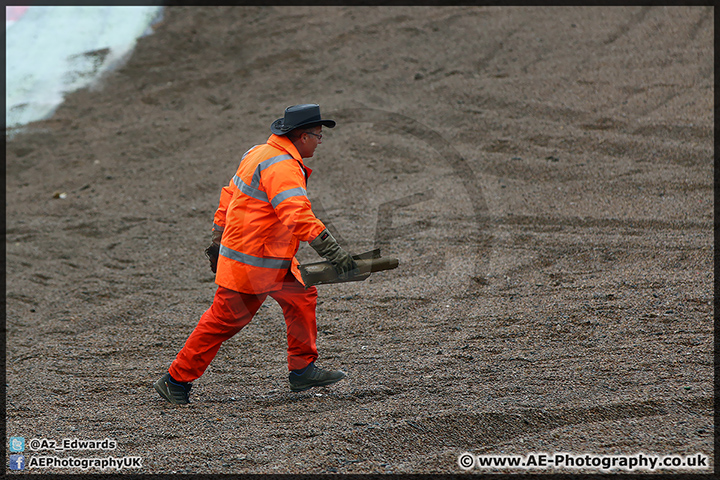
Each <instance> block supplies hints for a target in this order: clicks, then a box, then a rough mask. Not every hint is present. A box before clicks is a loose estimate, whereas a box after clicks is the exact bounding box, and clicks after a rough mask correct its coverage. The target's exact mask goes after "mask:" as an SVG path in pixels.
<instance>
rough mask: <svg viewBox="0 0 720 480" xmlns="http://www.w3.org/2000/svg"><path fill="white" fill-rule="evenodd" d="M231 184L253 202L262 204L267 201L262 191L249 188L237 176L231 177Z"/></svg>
mask: <svg viewBox="0 0 720 480" xmlns="http://www.w3.org/2000/svg"><path fill="white" fill-rule="evenodd" d="M233 183H234V184H235V186H237V187H238V188H239V189H240V191H241V192H242V193H244V194H245V195H247V196H248V197H252V198H254V199H255V200H260V201H262V202H267V201H268V197H267V195H266V194H265V192H263V191H262V190H258V189H257V188H253V187H251V186H250V185H248V184H247V183H245V182H243V181H242V179H241V178H240V177H238V176H237V175H235V176H234V177H233Z"/></svg>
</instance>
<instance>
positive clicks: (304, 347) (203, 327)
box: [168, 272, 318, 382]
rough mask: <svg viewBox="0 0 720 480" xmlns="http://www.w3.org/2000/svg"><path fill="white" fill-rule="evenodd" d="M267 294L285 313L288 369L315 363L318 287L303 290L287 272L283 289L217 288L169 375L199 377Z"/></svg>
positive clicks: (183, 379)
mask: <svg viewBox="0 0 720 480" xmlns="http://www.w3.org/2000/svg"><path fill="white" fill-rule="evenodd" d="M268 296H269V297H272V298H273V299H274V300H275V301H277V302H278V304H280V307H281V308H282V311H283V315H284V316H285V324H286V326H287V341H288V348H287V361H288V369H289V370H298V369H301V368H305V367H306V366H307V365H309V364H310V363H311V362H314V361H315V360H316V359H317V357H318V352H317V345H316V340H317V324H316V319H315V308H316V306H317V289H316V288H315V287H310V288H308V289H307V290H306V289H305V287H304V286H303V285H302V284H301V283H300V282H298V281H297V279H296V278H295V277H294V276H293V275H292V274H291V273H290V272H288V274H287V275H286V277H285V279H284V281H283V284H282V288H281V289H280V290H276V291H272V292H268V293H262V294H257V295H254V294H248V293H239V292H235V291H233V290H229V289H227V288H224V287H218V289H217V291H216V292H215V298H214V299H213V303H212V305H211V306H210V308H209V309H208V310H207V311H206V312H205V313H204V314H203V315H202V316H201V317H200V321H199V322H198V324H197V326H196V327H195V330H193V332H192V333H191V334H190V337H188V339H187V341H186V342H185V346H184V347H183V348H182V350H180V352H179V353H178V354H177V357H176V358H175V360H174V361H173V363H172V364H171V365H170V368H169V369H168V371H169V372H170V375H172V377H173V378H174V379H175V380H177V381H179V382H192V381H193V380H195V379H197V378H199V377H200V376H202V374H203V373H205V369H207V367H208V365H210V362H212V360H213V358H215V355H216V354H217V352H218V350H219V349H220V345H222V343H223V342H224V341H225V340H228V339H229V338H231V337H233V336H234V335H235V334H236V333H238V332H239V331H240V330H242V328H243V327H244V326H245V325H247V324H248V323H250V320H252V319H253V317H254V316H255V314H256V313H257V311H258V309H259V308H260V306H261V305H262V304H263V302H264V301H265V299H266V298H267V297H268Z"/></svg>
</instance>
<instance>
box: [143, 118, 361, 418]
mask: <svg viewBox="0 0 720 480" xmlns="http://www.w3.org/2000/svg"><path fill="white" fill-rule="evenodd" d="M323 126H326V127H328V128H333V127H335V122H334V121H333V120H329V119H323V118H322V116H321V115H320V107H319V106H318V105H316V104H303V105H295V106H292V107H288V108H286V109H285V115H284V117H283V118H279V119H277V120H276V121H275V122H273V123H272V125H271V126H270V131H271V132H272V135H271V136H270V138H269V139H268V141H267V143H265V144H263V145H256V146H255V147H253V148H251V149H250V150H248V151H247V152H246V153H245V154H244V155H243V157H242V160H241V162H240V166H239V167H238V170H237V173H236V175H235V176H234V177H233V179H232V180H231V181H230V183H229V185H228V186H226V187H224V188H223V189H222V192H221V194H220V205H219V207H218V209H217V211H216V212H215V218H214V225H213V229H212V233H213V244H214V245H215V246H216V251H217V252H218V253H219V255H218V256H217V257H216V258H217V263H216V264H215V263H214V261H213V260H214V259H213V258H211V266H212V269H213V272H216V276H215V283H217V285H218V288H217V291H216V293H215V298H214V299H213V303H212V305H211V306H210V308H209V309H208V310H207V311H206V312H205V313H204V314H203V315H202V316H201V317H200V321H199V322H198V324H197V326H196V327H195V329H194V330H193V332H192V333H191V334H190V337H189V338H188V339H187V341H186V342H185V346H184V347H183V348H182V350H180V352H179V353H178V354H177V357H176V358H175V360H174V361H173V362H172V364H171V365H170V368H169V369H168V373H166V374H165V375H163V376H162V377H161V378H160V379H159V380H158V381H156V382H155V383H154V387H155V389H156V390H157V392H158V393H159V394H160V395H161V396H162V397H163V398H164V399H166V400H167V401H169V402H170V403H174V404H185V403H189V393H190V389H191V387H192V385H191V382H192V381H193V380H195V379H196V378H199V377H200V376H201V375H202V374H203V373H204V372H205V369H206V368H207V367H208V365H209V364H210V362H211V361H212V359H213V358H214V357H215V355H216V354H217V352H218V350H219V348H220V345H221V344H222V343H223V342H224V341H225V340H227V339H229V338H231V337H232V336H234V335H235V334H236V333H238V332H239V331H240V330H241V329H242V328H243V327H244V326H245V325H247V324H248V323H249V322H250V320H252V318H253V316H254V315H255V313H256V312H257V311H258V309H259V308H260V306H261V305H262V303H263V302H264V301H265V299H266V298H267V297H268V296H270V297H272V298H273V299H274V300H276V301H277V302H278V303H279V304H280V306H281V307H282V311H283V315H284V317H285V323H286V325H287V341H288V348H287V360H288V369H289V370H290V373H289V381H290V389H291V390H292V391H294V392H299V391H303V390H307V389H308V388H311V387H316V386H321V385H330V384H332V383H335V382H337V381H339V380H341V379H343V378H344V377H345V376H346V374H345V373H344V372H342V371H340V370H335V371H332V370H323V369H321V368H319V367H317V366H316V365H315V360H316V359H317V357H318V352H317V346H316V344H315V341H316V338H317V326H316V323H315V308H316V305H317V289H316V288H315V287H310V288H307V289H306V288H305V285H304V284H303V281H302V278H301V276H300V272H299V270H298V262H297V260H296V259H295V254H296V253H297V251H298V248H299V246H300V242H309V244H310V246H312V247H313V248H314V249H315V251H317V252H318V254H319V255H320V256H321V257H324V258H326V259H327V260H329V261H330V262H331V263H332V264H333V266H334V267H335V269H336V271H337V272H338V274H339V275H348V274H349V273H350V272H352V271H353V270H355V269H356V268H357V264H356V263H355V261H354V260H353V258H352V256H351V255H350V254H349V253H347V252H346V251H345V250H343V249H342V248H341V247H340V246H339V245H338V243H337V242H336V241H335V239H334V238H333V236H332V235H331V234H330V232H329V231H328V230H327V228H325V225H324V224H323V223H322V222H321V221H320V220H318V219H317V217H315V215H314V214H313V212H312V210H311V206H310V200H309V199H308V197H307V191H306V188H307V179H308V177H309V176H310V173H311V170H310V169H309V168H308V167H307V166H305V164H304V163H303V158H309V157H312V156H313V154H314V152H315V149H316V148H317V146H318V145H319V144H320V143H322V127H323ZM211 248H212V247H211ZM209 250H210V249H209Z"/></svg>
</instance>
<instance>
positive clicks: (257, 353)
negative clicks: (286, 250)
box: [6, 6, 715, 474]
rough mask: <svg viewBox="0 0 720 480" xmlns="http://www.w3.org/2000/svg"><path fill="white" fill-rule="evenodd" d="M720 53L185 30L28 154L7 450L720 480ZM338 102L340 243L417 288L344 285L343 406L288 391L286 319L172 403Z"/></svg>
mask: <svg viewBox="0 0 720 480" xmlns="http://www.w3.org/2000/svg"><path fill="white" fill-rule="evenodd" d="M713 39H714V24H713V9H712V7H643V6H636V7H622V8H621V7H616V8H607V7H582V8H580V7H572V8H570V7H568V8H565V7H563V8H547V7H544V8H530V7H443V8H439V7H379V8H378V7H349V6H344V7H327V6H324V7H294V8H292V9H291V8H287V7H168V8H167V11H166V13H165V17H164V20H163V22H162V23H160V24H159V25H157V26H156V29H155V32H154V34H152V35H150V36H147V37H144V38H142V39H141V40H140V41H139V43H138V45H137V48H136V49H135V51H134V53H133V55H132V57H131V58H130V59H129V60H128V61H127V63H125V64H124V65H123V66H122V67H120V68H118V69H116V70H115V71H114V72H112V73H111V74H109V75H107V76H106V77H105V78H104V79H103V81H102V82H101V83H100V84H99V85H97V86H95V87H93V88H88V89H85V90H82V91H78V92H76V93H73V94H71V95H68V97H67V99H66V102H65V103H64V104H63V105H62V106H61V107H60V108H59V109H58V111H57V112H56V114H55V115H54V116H53V117H52V118H50V119H48V120H45V121H42V122H37V123H35V124H33V125H31V128H30V129H29V131H28V132H27V133H25V134H19V135H16V136H14V137H13V138H12V139H9V140H8V141H7V145H6V155H7V165H6V197H7V206H6V217H7V219H6V222H7V236H6V252H7V264H6V271H7V285H6V295H7V320H6V324H7V332H6V333H7V356H6V362H7V365H6V384H7V385H6V398H7V405H6V415H7V432H6V434H7V436H8V439H9V437H11V436H22V437H25V438H26V439H27V440H28V441H29V439H32V438H48V439H57V440H60V439H63V438H70V439H73V438H79V439H83V440H89V439H105V438H110V439H114V440H115V441H116V442H117V448H116V449H115V450H114V451H112V452H107V451H80V452H70V451H64V452H52V451H44V452H31V451H27V450H26V452H25V453H26V457H27V458H28V460H29V459H30V458H31V457H35V456H39V455H40V454H45V455H55V456H58V457H61V458H64V457H69V456H74V457H77V458H89V457H105V456H108V455H113V456H115V457H123V456H140V457H142V469H141V470H139V471H138V470H123V472H124V473H138V472H140V473H169V472H176V473H195V474H215V473H308V474H320V473H372V472H377V473H462V472H463V470H462V469H461V468H460V467H459V465H458V457H459V455H460V454H462V453H463V452H470V453H473V454H475V455H510V454H511V455H527V454H528V453H530V452H548V453H552V452H570V453H573V454H577V455H583V454H595V455H620V454H624V455H632V454H637V453H640V452H642V453H645V454H648V455H653V454H654V455H694V454H697V453H701V454H705V455H708V456H709V457H710V459H709V467H708V468H706V469H704V470H701V471H702V472H703V473H707V472H711V471H712V469H713V465H714V460H713V458H712V455H713V445H714V439H713V432H714V429H715V426H714V419H713V411H714V408H713V407H714V399H713V298H714V297H713V284H714V278H713V181H712V178H713V155H714V145H713V128H714V117H713V87H714V58H713V57H714V50H713ZM309 102H314V103H319V104H320V105H321V106H322V109H323V114H324V115H327V116H328V117H330V118H334V119H335V120H337V122H338V125H337V127H336V128H335V129H332V130H330V129H326V130H325V132H324V135H325V136H324V138H323V144H322V145H321V146H320V148H318V150H317V152H316V155H315V157H314V158H312V159H310V160H309V161H308V165H309V166H310V167H311V168H313V169H314V173H313V176H312V178H311V179H310V183H309V186H308V189H309V196H310V198H311V201H312V203H313V208H314V210H315V212H316V214H317V215H318V217H319V218H321V219H322V220H324V221H325V222H326V223H327V224H328V226H329V227H330V228H331V230H332V231H334V232H335V233H336V234H337V238H339V239H340V240H341V242H342V244H343V245H345V246H346V247H347V248H348V249H350V250H352V251H354V252H362V251H366V250H370V249H372V248H381V249H382V253H383V255H385V256H390V257H396V258H398V259H399V261H400V266H399V267H398V268H397V269H395V270H391V271H386V272H380V273H377V274H373V275H372V277H371V278H369V279H368V280H366V281H365V282H362V283H350V284H342V285H324V286H320V287H319V288H318V289H319V295H320V304H319V306H318V329H319V338H318V346H319V349H320V359H319V360H318V365H320V366H324V367H328V368H342V369H344V370H346V371H347V372H348V375H349V376H348V378H347V379H346V380H344V381H342V382H340V383H338V384H336V385H333V386H330V387H323V388H319V389H313V390H310V391H308V392H303V393H299V394H294V393H291V392H290V390H289V386H288V383H287V366H286V363H285V355H286V353H285V346H286V343H285V342H286V340H285V335H284V322H283V319H282V315H281V312H280V309H279V306H278V305H277V304H275V303H274V302H273V301H272V300H270V299H269V300H268V302H267V303H266V304H265V305H264V306H263V307H262V308H261V309H260V311H259V313H258V315H257V317H256V318H255V319H254V320H253V322H252V323H250V325H248V326H247V327H246V328H245V329H244V330H243V331H242V332H240V333H239V334H238V335H236V336H235V337H234V338H233V339H231V340H230V341H228V342H226V343H225V344H224V345H223V347H222V348H221V350H220V352H219V354H218V356H217V357H216V359H215V361H214V362H213V363H212V364H211V366H210V368H209V369H208V371H207V373H206V374H205V375H204V376H203V377H201V378H200V379H198V380H197V381H196V382H195V385H194V389H193V392H192V395H191V400H192V403H191V404H190V405H187V406H183V407H174V406H171V405H169V404H167V403H165V402H164V401H163V400H161V399H160V398H159V396H158V395H157V394H156V393H155V391H154V390H153V388H152V382H153V381H155V380H156V379H157V378H158V377H159V376H160V375H161V374H162V373H163V372H164V371H166V369H167V367H168V366H169V364H170V362H171V361H172V360H173V358H174V357H175V355H176V354H177V352H178V351H179V349H180V348H181V347H182V345H183V342H184V341H185V339H186V338H187V336H188V335H189V333H190V332H191V331H192V329H193V328H194V326H195V324H196V323H197V320H198V319H199V317H200V315H201V314H202V313H203V312H204V311H205V309H207V308H208V306H209V305H210V302H211V300H212V296H213V293H214V289H215V285H214V278H213V276H212V274H211V272H210V269H209V267H208V263H207V260H206V259H205V257H204V255H203V249H204V248H205V246H207V244H208V243H209V240H210V228H211V226H212V216H213V213H214V211H215V208H216V207H217V202H218V199H219V194H220V189H221V188H222V186H224V185H225V184H227V182H228V180H229V179H230V177H231V176H232V175H233V174H234V173H235V170H236V168H237V164H238V162H239V159H240V156H241V155H242V154H243V153H244V152H245V151H246V150H247V149H248V148H250V147H251V146H253V145H255V144H258V143H262V142H264V141H265V140H266V139H267V137H268V136H269V134H270V133H269V125H270V123H272V121H273V120H275V119H276V118H278V117H279V116H281V114H282V112H283V110H284V108H285V107H286V106H288V105H292V104H297V103H309ZM298 258H299V259H300V260H301V262H306V261H317V260H318V257H317V256H316V255H315V253H314V252H313V251H312V249H310V248H309V247H308V246H307V245H303V246H302V248H301V250H300V252H299V253H298ZM33 471H35V470H33ZM37 471H38V472H42V473H50V472H54V473H62V472H72V473H81V472H82V471H81V470H77V469H75V470H73V469H68V468H50V469H44V470H42V469H38V470H37ZM472 471H474V472H476V473H477V472H479V471H480V470H477V469H476V470H472ZM491 471H509V472H515V473H518V472H519V471H518V470H517V469H515V470H510V469H507V470H501V469H495V470H491ZM549 471H553V470H548V469H531V470H527V472H529V473H548V472H549ZM564 471H567V472H575V473H583V472H594V473H598V472H599V471H598V470H597V469H589V470H588V469H575V470H564ZM614 471H620V472H622V470H614ZM658 471H661V472H664V473H667V472H669V470H658ZM88 472H97V470H93V469H91V470H88ZM105 472H106V473H107V472H108V470H105ZM520 472H526V471H524V470H521V471H520ZM11 473H16V472H11Z"/></svg>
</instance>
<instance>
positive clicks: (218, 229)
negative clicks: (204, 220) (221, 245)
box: [213, 223, 225, 232]
mask: <svg viewBox="0 0 720 480" xmlns="http://www.w3.org/2000/svg"><path fill="white" fill-rule="evenodd" d="M213 228H214V229H215V230H217V231H218V232H223V231H225V227H221V226H220V225H218V224H217V223H213Z"/></svg>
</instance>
